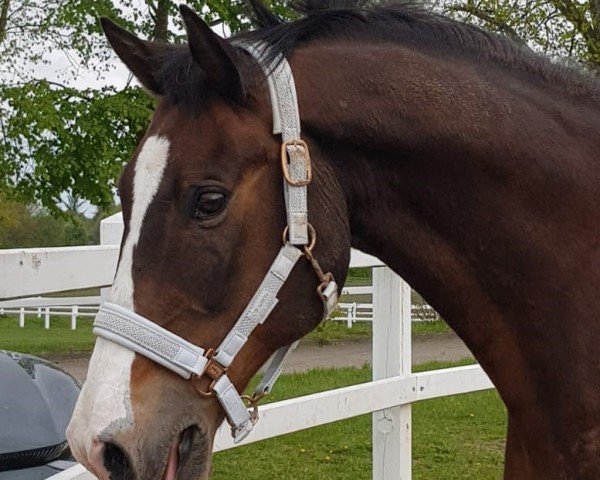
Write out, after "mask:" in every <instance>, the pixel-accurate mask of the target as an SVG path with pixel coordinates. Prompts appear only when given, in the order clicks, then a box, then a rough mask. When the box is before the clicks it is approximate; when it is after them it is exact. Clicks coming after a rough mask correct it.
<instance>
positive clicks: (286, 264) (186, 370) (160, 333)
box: [94, 42, 338, 443]
mask: <svg viewBox="0 0 600 480" xmlns="http://www.w3.org/2000/svg"><path fill="white" fill-rule="evenodd" d="M238 46H240V47H241V48H244V49H245V50H246V51H248V52H249V53H250V54H251V55H252V56H253V57H254V58H255V59H257V60H259V62H260V63H261V65H262V66H263V71H264V72H265V75H266V76H267V81H268V85H269V94H270V97H271V106H272V109H273V133H274V134H275V135H278V134H281V137H282V141H283V142H282V145H281V160H282V169H283V176H284V179H285V180H284V194H285V204H286V211H287V227H286V230H285V232H284V239H285V244H284V245H283V246H282V247H281V250H280V251H279V254H278V255H277V257H276V258H275V261H274V262H273V263H272V264H271V267H270V268H269V271H268V272H267V274H266V275H265V277H264V279H263V281H262V283H261V284H260V286H259V287H258V290H257V291H256V293H255V294H254V296H253V297H252V299H251V300H250V303H249V304H248V306H247V307H246V309H245V310H244V312H243V313H242V314H241V316H240V317H239V319H238V321H237V322H236V324H235V325H234V327H233V328H232V329H231V331H230V332H229V333H228V334H227V336H226V337H225V339H224V340H223V342H222V343H221V345H220V346H219V347H218V348H217V349H216V350H213V349H208V350H205V349H203V348H201V347H198V346H196V345H193V344H191V343H190V342H188V341H187V340H185V339H183V338H181V337H179V336H177V335H175V334H173V333H172V332H170V331H168V330H166V329H165V328H162V327H160V326H159V325H157V324H156V323H154V322H152V321H150V320H148V319H146V318H144V317H142V316H141V315H138V314H137V313H135V312H133V311H131V310H128V309H125V308H123V307H121V306H119V305H114V304H111V303H106V302H105V303H103V304H102V305H101V306H100V310H99V311H98V315H97V316H96V319H95V321H94V333H95V334H96V335H98V336H100V337H103V338H106V339H108V340H110V341H113V342H115V343H118V344H120V345H122V346H124V347H126V348H128V349H130V350H133V351H135V352H137V353H139V354H141V355H144V356H145V357H147V358H149V359H151V360H153V361H155V362H156V363H158V364H160V365H162V366H164V367H166V368H168V369H169V370H172V371H173V372H175V373H177V374H178V375H180V376H182V377H183V378H185V379H191V380H192V382H193V383H194V386H195V388H196V390H197V391H198V392H199V393H200V394H201V395H204V396H212V395H213V394H214V395H215V396H216V397H217V399H218V400H219V402H220V403H221V405H222V407H223V410H224V411H225V414H226V416H227V420H228V422H229V424H230V425H231V432H232V435H233V438H234V442H235V443H238V442H240V441H242V440H243V439H244V438H246V437H247V436H248V434H249V433H250V432H251V431H252V427H253V426H254V424H255V423H256V421H257V420H258V415H257V405H258V402H259V400H260V399H261V398H262V397H263V396H264V395H266V394H267V393H269V392H270V391H271V389H272V387H273V385H274V384H275V382H276V381H277V378H278V377H279V375H280V374H281V369H282V364H283V361H284V360H285V358H286V356H287V354H288V353H289V352H290V351H291V350H292V349H293V348H294V347H295V346H296V343H297V342H296V343H294V344H293V345H288V346H285V347H282V348H280V349H279V350H277V352H275V354H274V355H273V357H272V359H271V363H270V365H269V367H268V368H267V370H266V372H265V375H264V377H263V380H262V381H261V383H260V384H259V385H258V387H257V388H256V389H255V391H254V394H253V395H252V397H250V398H246V397H245V399H246V400H247V401H248V404H249V406H250V407H252V408H253V410H252V411H250V410H248V408H247V407H246V405H245V404H244V400H243V399H242V397H241V396H240V394H239V393H238V391H237V390H236V388H235V386H234V385H233V383H232V382H231V380H230V379H229V377H228V376H227V368H228V367H229V366H230V365H231V363H232V362H233V360H234V359H235V356H236V355H237V354H238V353H239V351H240V350H241V349H242V347H243V346H244V345H245V344H246V342H247V341H248V337H249V336H250V334H251V333H252V332H253V331H254V329H255V328H256V327H257V326H258V325H260V324H262V323H263V322H264V321H265V320H266V319H267V318H268V316H269V314H270V313H271V311H272V310H273V308H274V307H275V305H276V304H277V302H278V299H277V294H278V293H279V290H280V289H281V287H282V286H283V284H284V283H285V281H286V280H287V278H288V277H289V275H290V273H291V272H292V269H293V268H294V266H295V265H296V262H297V261H298V259H299V258H300V257H301V256H303V255H304V256H306V258H307V259H308V260H309V261H310V263H311V265H312V267H313V268H314V270H315V272H316V273H317V276H318V277H319V281H320V285H319V287H318V289H317V291H318V293H319V296H320V297H321V299H322V301H323V307H324V315H323V316H324V318H325V317H327V316H329V314H330V313H331V311H332V310H333V309H334V308H335V306H336V304H337V299H338V287H337V284H336V282H335V280H334V279H333V276H332V275H331V274H330V273H327V274H324V273H323V271H322V270H321V268H320V266H319V263H318V262H317V261H316V259H315V258H314V257H313V255H312V248H313V247H314V241H315V232H314V229H313V228H312V226H311V225H310V223H309V222H308V208H307V186H308V184H309V183H310V181H311V179H312V170H311V163H310V156H309V153H308V146H307V145H306V143H305V142H304V141H303V140H302V139H301V138H300V115H299V112H298V101H297V98H296V87H295V84H294V77H293V75H292V71H291V68H290V66H289V63H288V62H287V60H286V59H285V58H284V57H283V56H281V55H279V56H277V57H276V58H275V60H274V61H273V62H272V63H271V65H263V62H262V61H261V60H262V59H263V58H265V57H266V54H267V53H268V49H269V46H268V45H267V44H265V43H262V42H260V43H254V44H252V45H249V44H239V45H238ZM204 376H207V377H209V378H210V379H212V383H211V385H210V388H209V390H208V391H202V390H201V388H200V387H199V386H198V380H199V379H201V378H202V377H204Z"/></svg>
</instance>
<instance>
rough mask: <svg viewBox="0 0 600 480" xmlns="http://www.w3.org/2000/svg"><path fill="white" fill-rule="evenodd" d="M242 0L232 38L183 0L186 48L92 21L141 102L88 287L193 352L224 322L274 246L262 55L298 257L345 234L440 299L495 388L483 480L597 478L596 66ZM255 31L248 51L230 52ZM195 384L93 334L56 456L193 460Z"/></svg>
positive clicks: (261, 339) (277, 173)
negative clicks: (140, 131) (498, 478)
mask: <svg viewBox="0 0 600 480" xmlns="http://www.w3.org/2000/svg"><path fill="white" fill-rule="evenodd" d="M251 3H252V5H253V8H254V11H255V14H256V18H257V19H258V22H259V23H260V26H259V28H257V29H256V30H254V31H251V32H249V33H244V34H242V35H240V36H237V37H236V38H235V39H234V40H226V39H223V38H221V37H219V36H218V35H216V34H215V33H213V32H212V31H211V29H210V28H209V27H208V26H207V25H206V24H205V23H204V22H203V21H202V20H201V19H200V18H199V17H198V16H197V15H195V14H194V13H193V12H192V11H191V10H190V9H188V8H185V7H182V9H181V13H182V16H183V20H184V23H185V26H186V31H187V37H188V45H184V46H172V45H164V44H157V43H152V42H149V41H145V40H142V39H139V38H137V37H136V36H135V35H133V34H131V33H129V32H128V31H126V30H124V29H122V28H120V27H118V26H117V25H115V24H114V23H112V22H110V21H108V20H104V21H103V28H104V31H105V33H106V36H107V38H108V41H109V42H110V44H111V45H112V47H113V48H114V50H115V51H116V53H117V54H118V56H119V57H120V58H121V59H122V60H123V62H124V63H125V64H126V65H127V66H128V67H129V69H130V70H131V72H132V73H133V74H134V75H135V76H136V77H137V78H138V80H139V81H140V83H141V84H142V85H143V86H144V87H145V88H146V89H147V90H148V91H149V92H150V93H151V94H152V95H154V96H155V97H156V99H157V107H156V110H155V113H154V116H153V118H152V120H151V123H150V126H149V127H148V130H147V132H146V134H145V136H144V138H143V139H142V140H141V142H140V144H139V145H138V147H137V150H136V151H135V153H134V155H133V158H132V160H131V161H130V162H129V163H128V164H127V165H126V166H125V167H124V170H123V173H122V176H121V178H120V182H119V192H120V196H121V202H122V208H123V216H124V222H125V231H124V237H123V242H122V245H121V251H120V259H119V264H118V269H117V273H116V276H115V280H114V284H113V286H112V290H111V293H110V301H111V302H112V303H113V304H115V305H118V306H120V307H122V308H124V309H128V311H133V312H135V314H136V315H139V316H140V318H141V317H143V318H145V319H149V322H150V323H151V324H152V325H155V326H156V329H158V330H160V332H162V333H161V335H163V337H164V338H166V337H165V336H166V335H167V334H166V333H164V332H165V331H166V332H170V334H172V335H175V336H176V337H177V338H182V339H185V341H187V342H188V343H189V348H190V349H191V350H190V351H192V350H193V346H202V347H204V348H206V349H208V351H211V352H213V353H214V349H215V348H217V346H218V345H220V344H221V343H222V342H223V339H224V338H225V337H226V336H227V334H228V332H230V331H231V330H232V328H234V325H235V322H236V319H237V318H238V317H239V316H240V315H241V312H243V311H244V308H245V307H246V306H247V305H248V302H249V301H250V300H251V299H252V296H253V294H254V293H255V292H256V291H257V289H259V285H260V284H261V281H262V279H263V277H264V276H265V272H267V271H268V270H269V268H270V265H271V262H272V261H273V259H274V258H275V257H276V256H277V255H278V253H277V252H278V251H280V249H281V248H282V234H283V233H282V232H283V231H284V229H285V226H286V204H285V201H284V193H285V192H284V190H285V188H288V187H284V186H282V175H283V174H282V166H281V157H280V151H281V150H280V149H281V143H282V140H281V138H280V137H279V136H278V135H274V133H273V129H272V125H273V120H274V114H273V110H272V98H271V96H270V90H269V84H268V81H267V77H268V75H269V71H268V69H267V70H265V65H273V64H274V63H273V62H275V63H276V62H277V59H278V58H279V61H280V62H281V61H282V60H281V59H282V58H284V59H286V61H287V62H289V66H290V68H291V72H292V73H293V76H294V82H295V87H296V91H297V103H298V107H299V112H300V120H301V127H302V139H301V141H302V142H305V144H304V145H305V146H306V148H308V149H309V150H310V156H311V165H312V172H311V176H312V180H311V182H310V184H308V185H307V186H306V189H307V196H308V200H307V201H308V217H309V221H310V224H311V226H312V227H311V230H310V232H309V237H310V243H311V246H310V247H311V248H310V249H308V248H307V247H306V245H305V246H304V250H303V251H302V252H301V254H302V256H303V257H307V258H308V259H309V260H310V258H309V257H313V260H315V261H318V266H319V268H320V270H321V271H322V272H328V273H330V274H331V275H330V277H328V278H333V277H335V278H336V279H338V280H343V279H344V278H345V276H346V274H347V269H348V264H349V257H350V248H351V247H356V248H358V249H360V250H362V251H364V252H367V253H370V254H372V255H375V256H377V257H379V258H380V259H381V260H383V261H384V262H385V263H386V264H387V265H389V266H390V267H391V268H392V269H393V270H394V271H395V272H396V273H398V274H399V275H401V276H402V277H403V278H404V279H405V280H406V281H408V282H409V283H410V284H411V285H412V287H414V288H415V289H416V290H418V291H419V292H420V293H421V294H422V295H423V296H424V298H426V300H427V301H428V302H429V303H430V304H431V305H432V306H433V307H435V309H436V310H437V311H439V312H440V314H441V315H442V316H443V318H444V319H445V320H446V321H447V323H448V324H449V325H450V326H451V328H452V329H453V330H454V331H455V332H456V333H457V334H458V335H459V336H460V337H461V338H462V339H463V340H464V342H465V343H466V345H467V346H468V347H469V349H470V350H471V351H472V352H473V354H474V355H475V357H476V359H477V360H478V361H479V362H480V364H481V366H482V367H483V369H484V370H485V371H486V373H487V374H488V375H489V377H490V378H491V380H492V381H493V383H494V385H495V386H496V388H497V389H498V392H499V394H500V396H501V397H502V399H503V401H504V403H505V404H506V408H507V411H508V431H507V440H506V452H505V469H504V472H505V473H504V478H505V479H507V480H516V479H517V480H530V479H532V480H533V479H537V480H541V479H543V480H558V479H577V480H588V479H589V480H592V479H593V480H597V479H598V478H600V375H599V367H600V349H599V348H598V344H599V341H600V321H598V316H599V314H600V295H598V294H597V289H598V287H597V286H598V284H600V237H599V235H598V225H600V209H598V207H597V202H598V199H599V198H600V83H599V82H598V81H597V80H596V79H595V78H594V77H593V75H591V74H590V73H587V72H585V71H582V70H579V69H576V68H574V67H572V66H566V65H562V64H560V63H558V62H554V61H551V60H549V59H547V58H545V57H543V56H541V55H538V54H536V53H534V52H532V51H531V50H530V49H528V48H527V47H525V46H523V45H521V44H517V43H515V42H513V41H512V40H509V39H506V38H503V37H501V36H497V35H495V34H491V33H487V32H486V31H484V30H481V29H479V28H476V27H473V26H469V25H467V24H463V23H460V22H457V21H454V20H451V19H448V18H445V17H443V16H439V15H437V14H434V13H432V12H428V11H425V10H423V9H421V8H419V7H415V6H410V5H406V4H400V5H386V6H369V5H365V4H364V2H356V1H354V2H352V1H346V0H345V1H342V2H339V1H316V0H306V1H303V2H298V3H297V8H298V10H299V11H298V17H299V18H298V19H296V20H294V21H284V20H282V19H281V18H279V17H278V16H276V15H275V14H273V13H272V12H271V11H270V10H269V9H268V8H267V7H265V6H263V5H262V4H261V3H260V2H259V1H258V0H255V1H252V2H251ZM257 42H259V43H261V44H265V45H267V46H268V49H266V50H265V51H264V53H263V54H262V55H260V56H258V57H257V56H255V55H251V54H249V53H248V49H247V48H244V45H248V44H257ZM265 71H266V73H265ZM302 148H304V147H302ZM304 154H307V152H304ZM284 156H285V154H284ZM286 179H287V177H286ZM287 180H288V183H289V181H290V180H289V179H287ZM306 183H308V182H306ZM290 184H291V183H290ZM287 235H289V234H288V233H286V234H283V236H284V238H283V242H284V243H285V242H286V238H287ZM315 271H316V269H315V264H314V263H312V262H307V261H304V260H303V259H302V258H300V259H299V260H298V261H297V263H295V266H294V267H293V269H292V270H291V272H289V278H288V279H287V281H286V282H285V284H284V285H283V287H282V288H281V290H280V292H279V294H278V298H279V302H278V303H277V304H276V305H275V306H274V307H273V306H272V305H271V307H269V308H272V309H271V310H270V311H269V313H270V314H269V315H268V319H267V320H266V321H264V322H263V323H262V324H260V325H258V326H257V327H256V329H255V330H254V331H253V332H252V334H251V335H249V336H248V338H247V342H246V343H245V344H244V345H243V347H242V348H241V350H240V351H239V354H238V355H237V356H236V358H235V359H234V360H233V362H232V363H231V365H230V366H229V367H228V368H227V369H226V370H227V372H226V373H227V377H228V379H229V380H230V382H231V383H232V384H233V386H234V387H233V389H234V390H235V392H233V395H234V397H235V398H237V397H236V395H238V392H242V391H243V390H244V389H245V388H246V386H247V384H248V382H249V380H250V379H251V378H252V377H253V375H255V373H256V372H257V371H258V370H259V368H260V367H261V366H262V365H263V364H264V363H265V362H266V361H267V360H268V359H269V357H270V356H271V355H272V354H273V352H275V351H277V350H278V349H280V348H283V347H285V346H286V345H290V344H292V343H293V342H295V341H296V340H298V339H300V338H301V337H303V336H304V335H306V334H307V333H308V332H310V331H311V330H312V329H314V328H315V327H316V326H317V325H318V324H319V322H320V321H321V318H322V316H323V309H324V307H323V303H322V301H321V300H322V298H320V296H319V295H317V294H315V285H316V283H318V282H317V280H320V279H322V277H319V279H316V278H315ZM147 323H148V322H147ZM124 325H126V323H124ZM203 361H204V362H205V364H206V365H210V366H211V368H210V369H209V370H211V371H213V373H214V378H218V376H219V375H223V374H224V370H225V369H224V367H223V365H221V366H220V367H219V363H218V362H215V360H214V357H213V356H212V354H211V355H207V357H206V359H204V360H203ZM203 365H204V364H203ZM203 368H204V370H203V372H205V371H206V370H207V369H208V367H203ZM209 373H210V372H209ZM214 378H212V379H211V378H209V377H207V376H204V377H197V378H196V382H190V381H187V380H185V379H184V378H182V377H181V376H178V375H177V374H175V373H173V372H172V371H171V370H169V369H168V368H164V367H163V366H161V365H159V364H158V363H157V362H156V361H153V360H152V358H148V356H147V355H141V354H139V353H136V352H135V351H134V350H132V349H131V348H126V347H124V346H123V345H121V344H118V343H116V342H113V341H111V340H109V339H107V338H104V337H99V338H98V339H97V341H96V345H95V348H94V351H93V355H92V358H91V363H90V369H89V373H88V379H87V382H86V383H85V385H84V387H83V391H82V393H81V395H80V398H79V401H78V403H77V406H76V408H75V412H74V415H73V418H72V420H71V423H70V425H69V428H68V432H67V434H68V439H69V443H70V445H71V448H72V451H73V453H74V455H75V457H76V458H77V460H78V461H80V462H81V463H83V464H84V465H85V466H86V467H87V468H88V469H89V470H90V471H92V472H93V473H94V474H95V475H97V476H98V477H99V478H100V479H108V478H111V479H113V480H116V479H123V480H133V479H139V480H143V479H159V478H161V479H163V480H174V479H192V478H193V479H206V478H208V477H209V475H210V469H211V460H210V456H211V448H212V442H213V438H214V435H215V431H216V430H217V428H218V427H219V425H220V424H221V423H222V421H223V419H224V418H225V416H226V415H225V412H224V409H223V407H222V405H221V404H220V403H219V401H217V399H216V398H215V395H211V392H210V388H211V387H212V386H214ZM211 382H212V383H211ZM207 390H208V391H207ZM199 391H202V392H204V393H207V394H206V395H199V393H198V392H199Z"/></svg>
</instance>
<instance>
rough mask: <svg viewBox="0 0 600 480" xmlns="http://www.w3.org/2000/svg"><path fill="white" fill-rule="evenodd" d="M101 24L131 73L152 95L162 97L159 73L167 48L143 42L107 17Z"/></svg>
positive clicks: (102, 19) (101, 20)
mask: <svg viewBox="0 0 600 480" xmlns="http://www.w3.org/2000/svg"><path fill="white" fill-rule="evenodd" d="M100 23H101V24H102V29H103V30H104V34H105V35H106V38H107V39H108V41H109V43H110V44H111V46H112V47H113V49H114V51H115V52H116V53H117V55H118V56H119V58H120V59H121V60H123V63H124V64H125V65H127V68H129V70H130V71H131V73H133V74H134V75H135V76H136V77H137V79H138V80H139V81H140V83H141V84H142V85H143V86H144V87H146V88H147V89H148V90H150V91H151V92H152V93H154V94H156V95H162V94H163V93H164V91H163V87H162V85H161V84H160V80H159V78H158V75H157V72H158V71H159V70H160V68H161V63H162V58H163V55H164V52H165V50H166V49H167V47H165V46H162V45H158V44H156V43H152V42H148V41H146V40H142V39H140V38H138V37H136V36H135V35H134V34H133V33H131V32H129V31H127V30H125V29H124V28H121V27H119V26H118V25H117V24H116V23H114V22H113V21H112V20H109V19H108V18H106V17H103V18H101V19H100Z"/></svg>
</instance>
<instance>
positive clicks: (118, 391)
mask: <svg viewBox="0 0 600 480" xmlns="http://www.w3.org/2000/svg"><path fill="white" fill-rule="evenodd" d="M169 146H170V143H169V141H168V140H167V139H166V138H164V137H157V136H153V137H149V138H148V139H147V140H146V141H145V143H144V145H143V146H142V149H141V150H140V153H139V155H138V157H137V160H136V164H135V175H134V178H133V205H132V208H131V218H130V220H129V231H128V234H127V238H126V239H125V243H124V244H123V248H122V250H121V259H120V261H119V267H118V269H117V274H116V276H115V281H114V283H113V286H112V289H111V292H110V302H112V303H116V304H118V305H121V306H123V307H125V308H128V309H130V310H133V309H134V305H133V293H134V284H133V271H132V266H133V252H134V249H135V246H136V245H137V243H138V240H139V238H140V231H141V229H142V225H143V222H144V217H145V216H146V211H147V210H148V206H149V205H150V203H151V202H152V199H153V198H154V196H155V195H156V192H157V191H158V188H159V186H160V183H161V181H162V177H163V174H164V171H165V167H166V165H167V159H168V155H169ZM134 357H135V353H134V352H133V351H131V350H127V349H126V348H124V347H122V346H120V345H117V344H116V343H113V342H110V341H108V340H105V339H103V338H98V339H97V340H96V345H95V347H94V352H93V354H92V358H91V359H90V365H89V370H88V374H87V381H86V382H85V384H84V386H83V389H82V390H81V394H80V395H79V400H78V401H77V405H76V406H75V411H74V412H73V417H72V419H71V423H70V425H69V427H68V429H67V436H68V439H69V443H70V444H71V448H73V450H74V453H75V454H76V455H77V457H80V456H82V457H87V456H88V454H89V452H90V450H91V447H92V439H93V438H94V437H95V436H97V435H100V434H101V433H102V432H103V431H104V430H106V429H107V427H109V426H112V427H113V428H115V427H116V428H127V427H130V426H131V425H132V423H133V417H132V413H131V389H130V376H131V364H132V362H133V359H134ZM78 459H80V458H78Z"/></svg>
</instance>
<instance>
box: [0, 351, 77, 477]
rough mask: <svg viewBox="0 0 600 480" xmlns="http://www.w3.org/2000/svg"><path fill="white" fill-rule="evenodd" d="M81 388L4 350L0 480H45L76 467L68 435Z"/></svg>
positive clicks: (46, 365) (52, 368)
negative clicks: (67, 429) (67, 430)
mask: <svg viewBox="0 0 600 480" xmlns="http://www.w3.org/2000/svg"><path fill="white" fill-rule="evenodd" d="M80 388H81V386H80V384H79V382H78V381H77V380H75V379H74V378H73V377H72V376H71V375H69V374H68V373H66V372H65V371H63V370H61V369H60V368H58V367H57V366H56V365H53V364H52V363H50V362H48V361H46V360H43V359H41V358H38V357H34V356H31V355H25V354H22V353H15V352H7V351H5V350H0V480H38V479H40V480H41V479H45V478H48V477H51V476H52V475H55V474H57V473H59V472H60V471H61V470H64V469H65V468H68V467H70V466H72V465H74V462H73V461H72V458H71V454H70V451H69V446H68V444H67V440H66V437H65V430H66V428H67V424H68V423H69V419H70V418H71V414H72V413H73V408H74V407H75V402H76V401H77V396H78V395H79V390H80Z"/></svg>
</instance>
